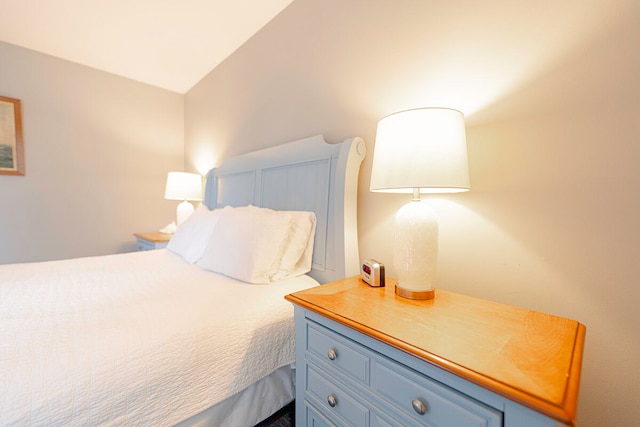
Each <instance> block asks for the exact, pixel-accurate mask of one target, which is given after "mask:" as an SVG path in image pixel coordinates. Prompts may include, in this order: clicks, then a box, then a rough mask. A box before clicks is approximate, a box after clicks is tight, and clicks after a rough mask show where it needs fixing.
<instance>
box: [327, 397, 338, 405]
mask: <svg viewBox="0 0 640 427" xmlns="http://www.w3.org/2000/svg"><path fill="white" fill-rule="evenodd" d="M327 403H328V404H329V406H331V407H332V408H335V407H336V405H337V404H338V399H336V397H335V396H334V395H333V394H330V395H329V396H328V397H327Z"/></svg>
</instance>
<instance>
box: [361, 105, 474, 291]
mask: <svg viewBox="0 0 640 427" xmlns="http://www.w3.org/2000/svg"><path fill="white" fill-rule="evenodd" d="M370 190H371V191H377V192H387V193H409V194H413V199H412V201H411V202H410V203H408V204H407V205H405V206H403V207H402V208H400V210H399V211H398V213H397V214H396V219H395V241H394V253H393V265H394V268H395V271H396V275H397V279H398V284H397V285H396V290H395V292H396V294H397V295H400V296H402V297H405V298H410V299H431V298H433V297H434V295H435V291H434V289H433V279H434V277H435V274H436V269H437V264H438V222H437V219H436V215H435V212H434V211H433V210H432V209H431V208H430V207H429V206H428V205H427V204H426V203H424V202H421V201H420V193H457V192H462V191H468V190H469V171H468V166H467V144H466V137H465V129H464V116H463V114H462V113H461V112H460V111H457V110H452V109H448V108H419V109H415V110H407V111H401V112H399V113H395V114H392V115H390V116H387V117H385V118H383V119H382V120H380V122H379V123H378V129H377V133H376V143H375V149H374V153H373V169H372V171H371V183H370Z"/></svg>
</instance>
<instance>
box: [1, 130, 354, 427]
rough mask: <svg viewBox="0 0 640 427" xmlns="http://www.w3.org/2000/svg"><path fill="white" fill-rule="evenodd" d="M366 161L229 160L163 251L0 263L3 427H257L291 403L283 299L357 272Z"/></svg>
mask: <svg viewBox="0 0 640 427" xmlns="http://www.w3.org/2000/svg"><path fill="white" fill-rule="evenodd" d="M364 155H365V145H364V143H363V141H362V139H360V138H357V137H356V138H350V139H348V140H345V141H344V142H342V143H339V144H327V143H326V142H325V141H324V138H322V137H321V136H316V137H311V138H306V139H304V140H300V141H295V142H292V143H287V144H282V145H277V146H275V147H271V148H267V149H264V150H259V151H255V152H252V153H247V154H244V155H240V156H236V157H232V158H229V159H227V161H225V163H224V164H223V165H222V166H221V167H219V168H216V169H213V170H212V171H210V172H209V173H208V175H207V184H206V188H205V202H204V204H205V207H199V208H198V210H196V213H195V214H194V215H193V218H192V221H191V226H187V224H189V220H188V221H186V222H185V223H184V224H183V225H181V227H180V228H179V229H178V231H177V232H176V234H175V235H174V237H173V238H172V241H171V242H170V243H169V248H168V249H160V250H155V251H146V252H134V253H128V254H117V255H109V256H102V257H87V258H78V259H73V260H62V261H51V262H39V263H26V264H14V265H0V377H1V378H2V380H1V381H0V425H3V426H14V425H15V426H18V425H20V426H23V425H33V426H35V425H56V426H57V425H65V426H68V425H69V426H71V425H92V426H93V425H104V426H111V425H153V426H174V425H180V426H190V425H199V426H205V425H207V426H252V425H255V424H256V423H258V422H259V421H261V420H263V419H265V418H267V417H268V416H269V415H271V414H272V413H274V412H276V411H277V410H278V409H280V408H281V407H283V406H284V405H286V404H288V403H289V402H291V401H292V400H293V398H294V394H295V392H294V388H295V384H294V374H293V369H294V366H293V363H294V361H295V331H294V324H293V308H292V307H291V305H290V304H289V303H288V302H286V301H285V300H284V295H286V294H288V293H291V292H295V291H297V290H301V289H304V288H307V287H311V286H315V285H317V284H318V283H326V282H328V281H331V280H334V279H337V278H341V277H345V276H348V275H353V274H356V273H357V271H358V266H359V258H358V246H357V227H356V195H357V180H358V173H359V168H360V164H361V162H362V159H363V157H364ZM214 214H215V215H217V217H216V220H215V221H216V226H214V227H211V228H212V229H211V230H209V231H208V232H207V233H209V234H206V233H204V234H206V238H203V237H202V236H203V231H202V230H203V229H202V228H201V227H202V226H203V224H205V222H204V220H203V218H205V217H207V218H208V219H210V217H209V216H211V215H214ZM283 218H285V219H283ZM287 218H288V219H287ZM309 218H311V222H312V226H311V232H310V237H309V238H308V239H307V240H306V241H304V242H303V241H302V240H299V239H298V240H297V241H296V242H297V244H296V245H294V244H293V243H292V242H293V237H292V236H293V235H294V232H293V231H292V230H294V229H296V226H295V225H294V224H303V223H304V224H306V222H300V221H302V220H303V219H304V220H305V221H307V220H309ZM243 221H244V222H243ZM287 221H289V222H287ZM207 224H208V222H207ZM285 224H286V225H285ZM196 225H198V226H196ZM238 225H240V227H237V226H238ZM198 227H200V228H198ZM283 227H285V228H286V227H289V228H286V229H287V230H290V233H289V234H287V235H286V236H287V237H283V238H281V239H280V238H279V240H278V239H276V238H274V237H273V236H279V234H277V230H280V232H281V231H282V230H284V229H285V228H283ZM305 227H306V226H304V227H302V226H300V227H299V229H300V230H301V229H304V230H306V228H305ZM181 229H182V231H181ZM239 229H240V230H242V232H238V231H237V230H239ZM281 234H282V233H281ZM295 235H300V234H299V233H298V234H295ZM174 239H175V240H174ZM228 239H233V243H231V244H230V243H229V242H230V240H228ZM203 241H204V242H205V243H206V244H203V243H202V242H203ZM274 241H278V242H280V243H278V249H277V250H272V249H273V248H274V246H273V244H274V243H273V242H274ZM200 246H203V247H200ZM196 247H198V248H199V249H198V250H195V249H194V248H196ZM293 247H296V251H298V252H295V251H293V250H292V249H291V248H293ZM270 248H271V249H270ZM241 249H242V250H244V252H242V254H240V255H239V253H238V252H237V251H239V250H241ZM200 251H201V252H200ZM246 253H251V254H252V255H251V257H250V258H248V259H247V257H246V256H245V254H246ZM298 253H300V254H303V255H301V256H300V258H299V259H296V258H295V257H293V258H292V256H293V255H292V254H298ZM198 254H199V255H198ZM274 254H275V255H274ZM296 256H297V255H296ZM274 257H275V258H274ZM265 259H267V261H265ZM294 261H295V262H294ZM263 264H264V265H267V266H269V267H268V268H267V267H265V268H262V267H261V266H262V265H263ZM285 267H286V268H285ZM307 269H308V270H309V271H308V272H306V274H300V272H301V271H303V270H307ZM265 278H266V279H265ZM251 282H255V283H251ZM264 282H268V283H264Z"/></svg>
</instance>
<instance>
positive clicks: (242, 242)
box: [198, 206, 292, 283]
mask: <svg viewBox="0 0 640 427" xmlns="http://www.w3.org/2000/svg"><path fill="white" fill-rule="evenodd" d="M291 219H292V215H291V214H289V213H286V212H277V211H273V210H271V209H261V208H253V209H251V208H248V207H243V208H232V207H229V206H227V207H225V208H224V209H223V210H222V214H221V215H220V219H219V220H218V223H217V224H216V227H215V228H214V230H213V233H211V237H210V239H209V243H208V245H207V248H206V249H205V251H204V253H203V254H202V258H200V261H198V266H200V267H202V268H204V269H207V270H211V271H214V272H217V273H221V274H224V275H226V276H230V277H233V278H235V279H238V280H242V281H244V282H249V283H270V282H273V281H274V280H275V277H276V274H277V273H278V267H279V264H280V259H281V258H282V254H283V251H284V247H285V243H286V241H287V239H288V237H289V231H290V229H291Z"/></svg>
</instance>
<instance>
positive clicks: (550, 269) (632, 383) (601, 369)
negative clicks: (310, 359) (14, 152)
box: [185, 0, 640, 427]
mask: <svg viewBox="0 0 640 427" xmlns="http://www.w3.org/2000/svg"><path fill="white" fill-rule="evenodd" d="M638 16H640V3H638V2H634V1H628V2H623V1H615V0H614V1H604V0H602V1H599V0H566V1H562V2H558V1H555V0H554V1H551V0H543V1H536V2H533V1H531V2H524V1H502V0H489V1H482V2H478V1H475V0H469V1H461V0H458V1H454V2H443V1H426V0H394V1H390V0H349V1H343V0H296V1H294V2H293V3H292V5H290V6H289V7H288V8H287V9H285V11H284V12H283V13H282V14H281V15H279V16H278V17H277V18H276V19H275V20H274V21H272V22H271V23H270V24H269V25H267V26H266V27H265V28H264V29H263V30H262V31H261V32H260V33H258V34H257V35H256V36H255V37H254V38H253V39H251V40H250V41H249V42H248V43H247V44H245V45H244V46H243V47H242V48H241V49H239V50H238V51H237V52H236V53H235V54H234V55H232V56H231V57H230V58H229V59H228V60H227V61H225V62H224V63H223V64H222V65H221V66H219V67H218V68H217V69H216V70H214V71H213V72H212V73H211V74H210V75H209V76H208V77H206V78H205V79H204V80H203V81H202V82H200V84H199V85H197V86H196V87H195V88H194V89H193V90H191V91H190V92H189V93H188V94H187V95H186V99H185V111H186V113H185V129H186V132H185V138H186V140H185V144H186V163H187V166H188V168H190V169H198V170H200V171H205V170H206V169H207V168H209V167H211V166H214V165H216V164H219V163H220V162H221V160H222V159H223V158H224V157H226V156H228V155H230V154H235V153H240V152H244V151H247V150H250V149H255V148H259V147H264V146H269V145H274V144H276V143H280V142H285V141H288V140H292V139H297V138H301V137H305V136H308V135H313V134H318V133H323V134H324V135H325V136H326V137H327V139H328V140H330V141H333V142H338V141H340V140H342V139H343V138H346V137H350V136H353V135H360V136H362V137H364V138H365V139H366V142H367V146H368V149H369V153H370V154H369V156H368V157H367V159H366V160H365V163H364V165H363V168H362V173H361V179H360V193H359V227H360V229H359V236H360V255H361V257H373V258H376V259H379V260H381V261H383V262H385V263H386V264H387V266H390V265H391V261H392V255H391V249H390V245H389V242H390V241H391V239H392V236H393V227H392V222H393V215H394V214H395V211H396V210H397V209H398V208H399V207H400V206H401V205H402V204H403V203H404V202H405V198H403V197H402V196H397V195H385V194H373V193H370V192H369V191H368V186H369V177H370V172H371V153H372V152H373V146H374V137H375V128H376V123H377V121H378V120H379V119H380V118H382V117H383V116H385V115H387V114H390V113H393V112H395V111H398V110H402V109H406V108H412V107H419V106H447V107H454V108H458V109H461V110H462V111H463V112H464V113H465V114H466V117H467V142H468V146H469V163H470V164H469V167H470V173H471V181H472V190H471V192H469V193H464V194H459V195H452V196H447V197H438V198H433V199H432V201H431V203H432V205H433V206H434V207H435V208H436V210H437V211H438V213H439V216H440V221H441V233H440V249H441V255H440V269H439V273H438V279H437V286H438V287H440V288H443V289H449V290H454V291H459V292H464V293H468V294H473V295H477V296H481V297H486V298H489V299H492V300H497V301H502V302H506V303H510V304H516V305H519V306H523V307H528V308H532V309H536V310H541V311H545V312H550V313H553V314H557V315H562V316H566V317H570V318H575V319H578V320H580V321H582V322H583V323H584V324H586V326H587V342H586V355H585V360H584V366H583V368H584V369H583V380H582V389H581V396H580V405H579V421H580V425H581V426H583V427H601V426H614V425H615V426H632V425H636V423H637V420H638V419H640V408H639V407H638V404H637V398H636V394H637V393H636V392H637V388H638V384H639V383H640V364H638V360H640V340H639V339H638V337H640V310H638V309H637V308H636V305H637V301H639V300H640V287H639V286H637V285H636V282H637V271H636V270H637V265H638V247H639V246H640V225H639V222H638V221H639V218H640V198H639V196H640V173H639V172H638V165H639V164H640V153H639V150H640V148H639V147H640V144H639V140H640V120H638V118H639V117H640V101H639V100H640V79H639V78H638V76H640V54H639V53H638V52H640V26H638V25H637V18H638ZM390 270H391V274H393V269H392V267H390Z"/></svg>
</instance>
